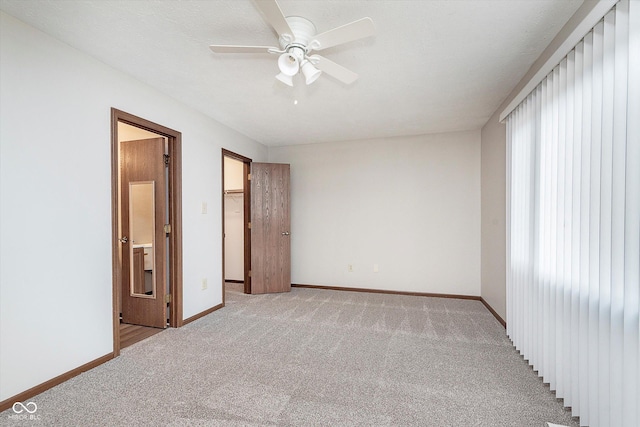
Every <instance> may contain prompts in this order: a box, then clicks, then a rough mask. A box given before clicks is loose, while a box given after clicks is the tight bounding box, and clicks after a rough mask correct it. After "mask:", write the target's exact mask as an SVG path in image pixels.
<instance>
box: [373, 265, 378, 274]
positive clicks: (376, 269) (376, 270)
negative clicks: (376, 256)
mask: <svg viewBox="0 0 640 427" xmlns="http://www.w3.org/2000/svg"><path fill="white" fill-rule="evenodd" d="M373 272H374V273H377V272H378V264H373Z"/></svg>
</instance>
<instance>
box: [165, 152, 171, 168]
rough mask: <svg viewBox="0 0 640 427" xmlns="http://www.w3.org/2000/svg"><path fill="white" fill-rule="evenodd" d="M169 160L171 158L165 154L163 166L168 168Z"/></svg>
mask: <svg viewBox="0 0 640 427" xmlns="http://www.w3.org/2000/svg"><path fill="white" fill-rule="evenodd" d="M170 158H171V157H170V156H169V155H168V154H165V155H164V164H165V165H166V166H169V159H170Z"/></svg>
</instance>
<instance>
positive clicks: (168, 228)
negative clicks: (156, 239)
mask: <svg viewBox="0 0 640 427" xmlns="http://www.w3.org/2000/svg"><path fill="white" fill-rule="evenodd" d="M164 234H171V224H165V225H164Z"/></svg>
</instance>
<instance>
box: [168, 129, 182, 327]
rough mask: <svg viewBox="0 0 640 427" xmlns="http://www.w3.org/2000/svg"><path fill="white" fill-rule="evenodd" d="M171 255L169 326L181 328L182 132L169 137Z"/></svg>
mask: <svg viewBox="0 0 640 427" xmlns="http://www.w3.org/2000/svg"><path fill="white" fill-rule="evenodd" d="M169 156H171V159H172V160H171V161H170V162H169V200H170V201H171V203H170V205H169V223H170V224H171V234H170V236H171V238H170V239H169V256H170V259H171V260H173V266H172V267H173V268H171V269H170V273H171V278H170V284H171V285H170V289H171V304H170V305H169V326H171V327H172V328H179V327H180V326H182V325H184V321H183V319H182V316H183V307H182V276H183V275H182V134H181V133H180V132H175V135H174V136H173V137H172V138H169Z"/></svg>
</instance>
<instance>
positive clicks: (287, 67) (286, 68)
mask: <svg viewBox="0 0 640 427" xmlns="http://www.w3.org/2000/svg"><path fill="white" fill-rule="evenodd" d="M278 68H280V72H281V73H282V74H285V75H287V76H295V75H296V74H298V71H300V62H299V61H298V58H297V57H296V56H295V55H294V54H292V53H289V52H285V53H283V54H282V55H280V57H279V58H278Z"/></svg>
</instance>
